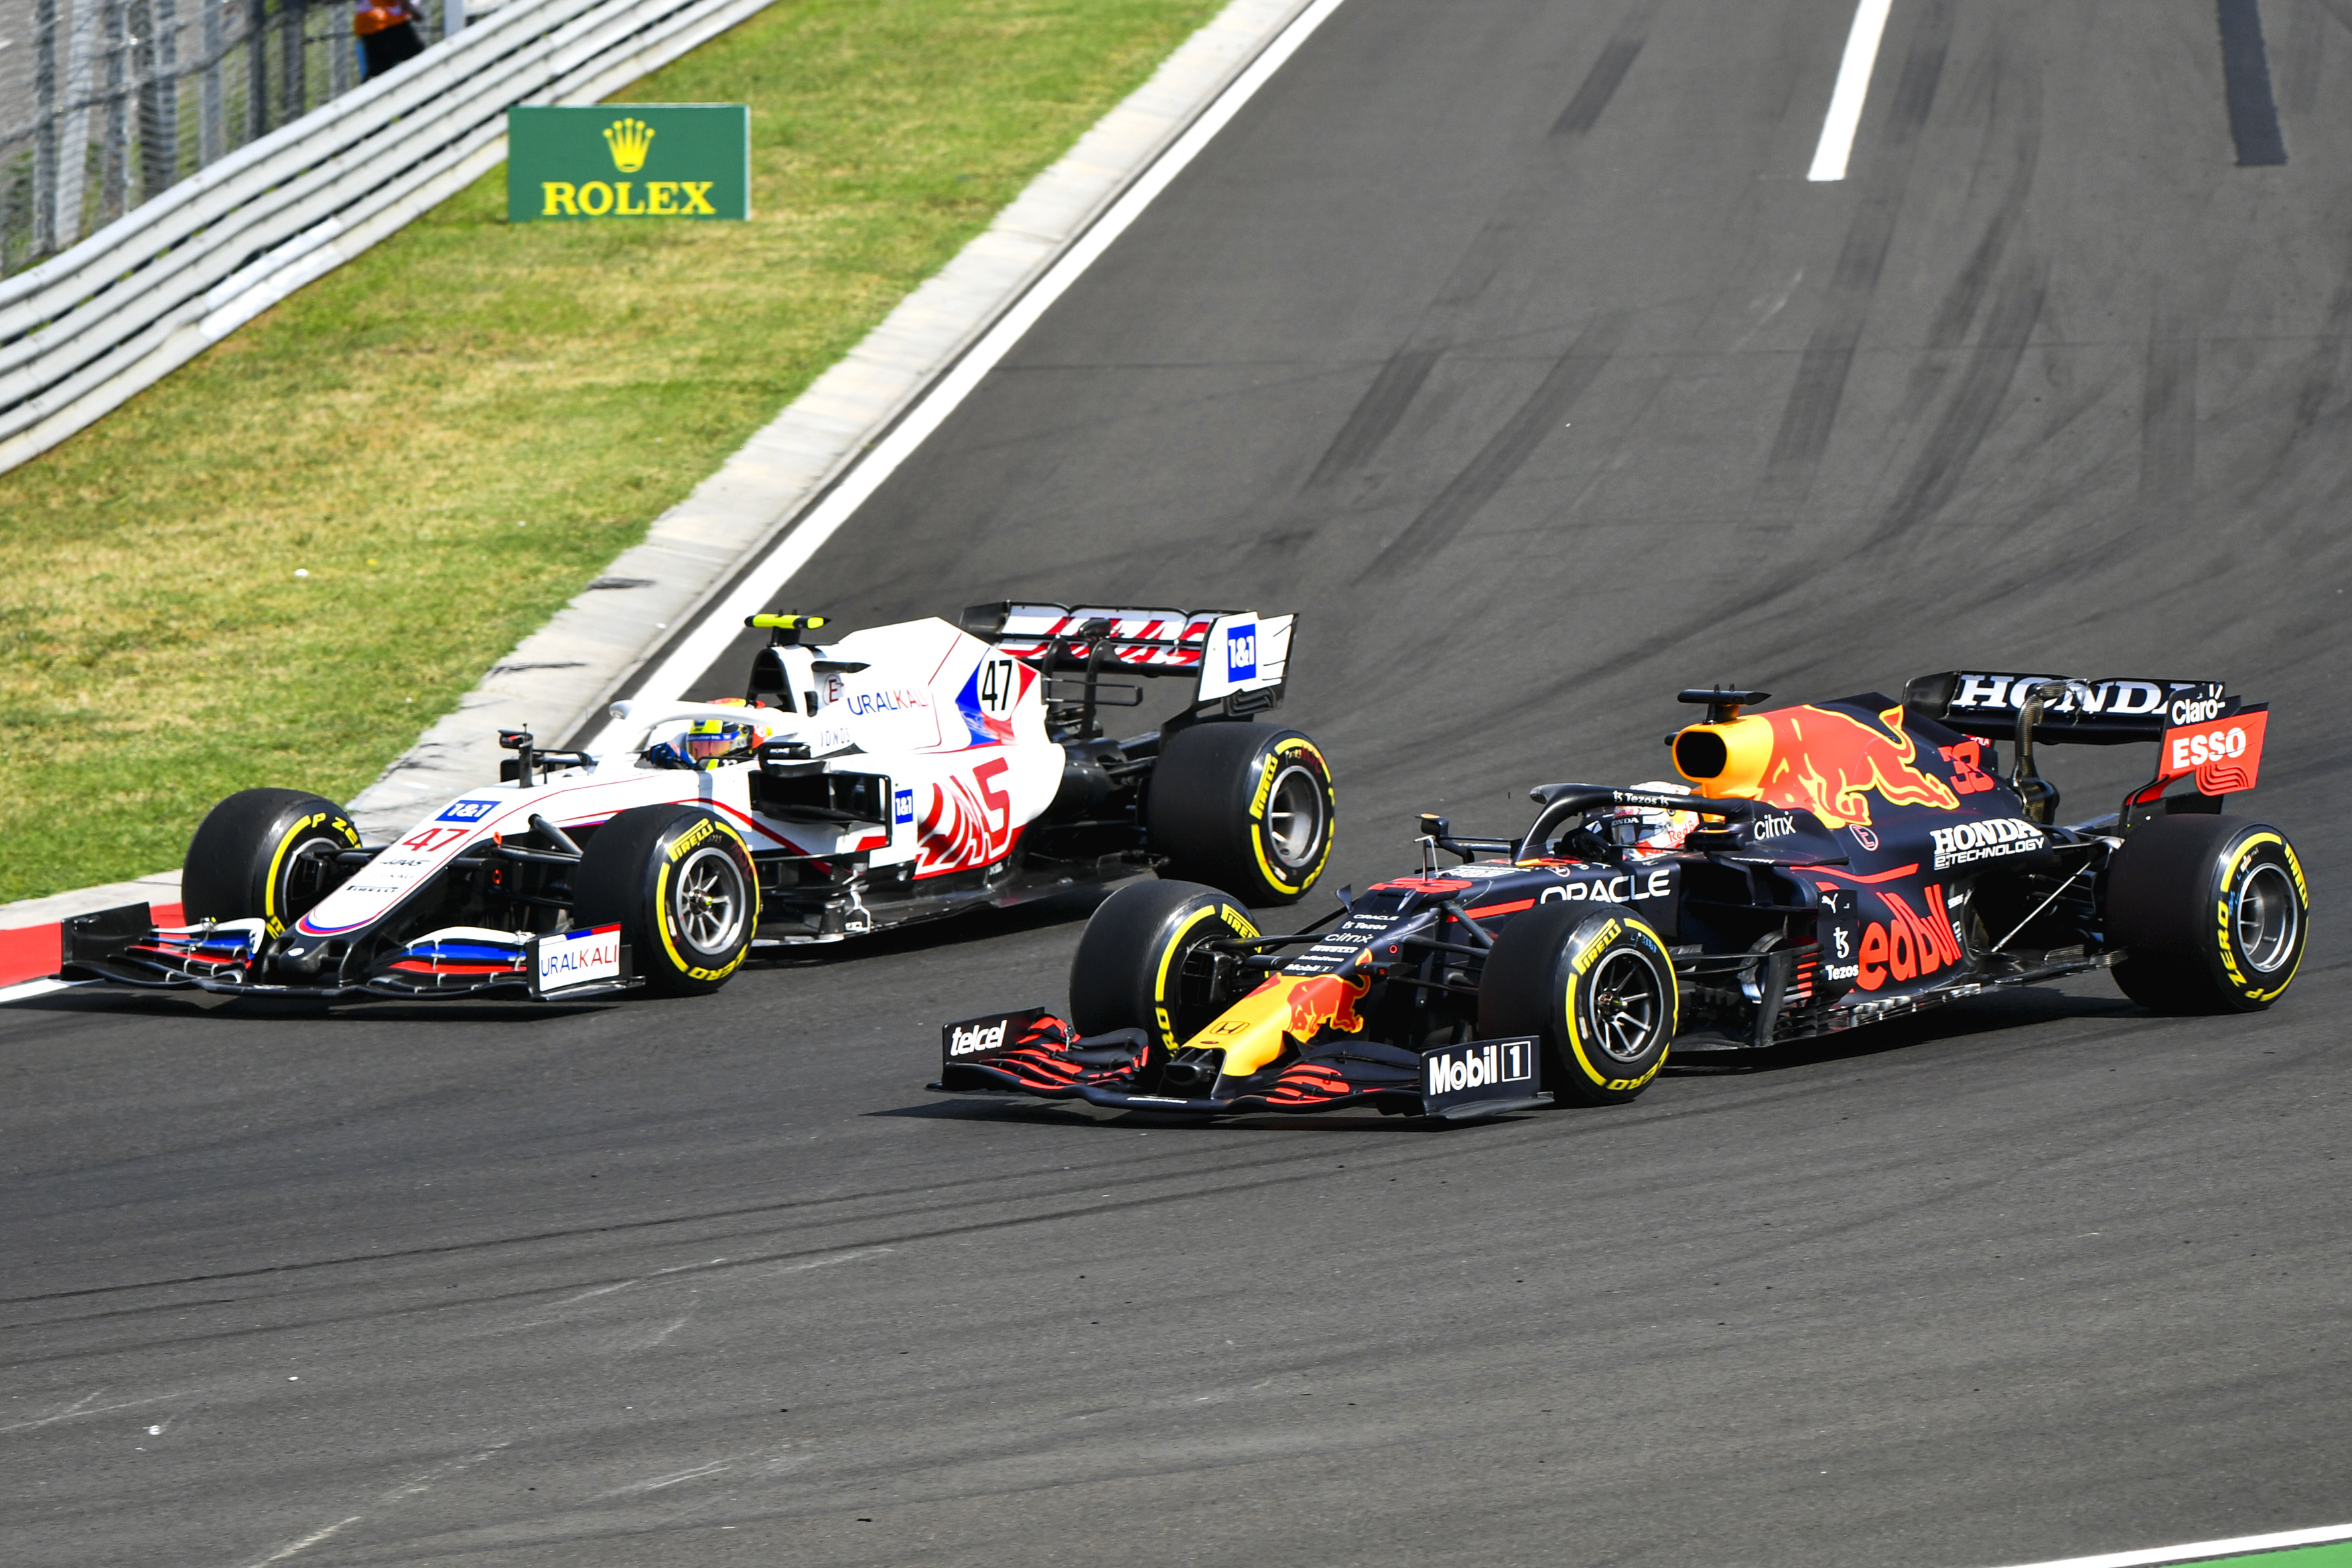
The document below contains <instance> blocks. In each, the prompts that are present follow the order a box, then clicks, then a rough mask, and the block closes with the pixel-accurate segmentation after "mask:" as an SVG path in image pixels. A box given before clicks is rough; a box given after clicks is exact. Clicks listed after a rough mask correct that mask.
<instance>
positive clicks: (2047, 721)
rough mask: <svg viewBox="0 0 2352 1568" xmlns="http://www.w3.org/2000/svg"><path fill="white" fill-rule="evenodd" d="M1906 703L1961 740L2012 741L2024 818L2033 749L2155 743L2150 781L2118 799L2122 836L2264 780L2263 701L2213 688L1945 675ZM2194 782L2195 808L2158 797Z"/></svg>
mask: <svg viewBox="0 0 2352 1568" xmlns="http://www.w3.org/2000/svg"><path fill="white" fill-rule="evenodd" d="M1903 706H1904V707H1905V708H1906V710H1907V711H1909V712H1911V713H1913V714H1916V715H1918V716H1921V717H1923V718H1930V719H1933V720H1935V721H1936V722H1937V723H1938V724H1941V725H1943V726H1944V727H1946V728H1948V729H1956V730H1958V731H1959V732H1960V733H1961V734H1962V735H1972V736H1976V737H1979V738H1980V739H1985V740H2004V739H2011V738H2013V739H2014V741H2015V744H2016V746H2017V750H2018V757H2017V767H2016V770H2015V771H2016V774H2017V775H2018V777H2016V778H2012V779H2011V784H2012V785H2015V786H2017V787H2018V788H2019V789H2020V790H2021V792H2022V793H2026V794H2027V800H2028V810H2029V812H2030V811H2032V803H2033V801H2034V800H2035V799H2036V795H2035V794H2034V793H2033V792H2032V790H2029V789H2028V788H2027V786H2028V785H2032V786H2033V787H2034V789H2039V788H2041V787H2042V786H2041V781H2040V779H2038V778H2037V777H2036V776H2035V774H2034V771H2033V747H2034V746H2035V745H2036V744H2037V743H2044V742H2047V743H2053V744H2060V745H2074V746H2124V745H2128V744H2130V743H2131V742H2134V741H2146V742H2149V743H2152V744H2154V745H2156V746H2158V747H2160V749H2159V751H2158V756H2157V763H2156V776H2155V777H2154V778H2153V779H2149V780H2148V782H2147V783H2146V784H2144V785H2142V786H2140V787H2139V788H2138V789H2135V790H2133V791H2132V792H2131V793H2130V794H2129V795H2127V796H2126V797H2125V798H2124V804H2123V809H2122V810H2121V811H2120V812H2119V813H2118V817H2117V821H2119V823H2121V824H2122V825H2123V826H2124V828H2125V829H2126V831H2128V829H2129V827H2130V825H2131V823H2132V822H2133V821H2135V819H2136V817H2137V813H2138V811H2139V810H2140V809H2144V808H2148V807H2152V806H2157V805H2158V804H2159V803H2161V805H2162V806H2163V807H2164V809H2166V810H2183V809H2188V810H2218V809H2219V800H2218V798H2219V797H2221V796H2223V795H2229V794H2232V793H2235V792H2237V791H2239V790H2242V789H2252V788H2253V787H2254V785H2255V783H2256V782H2257V780H2259V779H2260V778H2261V776H2262V760H2263V732H2264V731H2265V730H2266V729H2267V728H2268V727H2269V725H2270V704H2268V703H2250V702H2247V701H2246V700H2245V699H2244V698H2242V697H2240V696H2236V695H2232V694H2231V693H2229V692H2227V691H2225V690H2223V689H2222V685H2221V682H2219V681H2170V680H2120V679H2115V680H2104V681H2084V680H2076V679H2073V678H2071V677H2068V676H2063V675H2012V674H1995V673H1992V672H1988V671H1975V670H1948V671H1946V672H1945V673H1944V674H1940V675H1922V676H1920V677H1919V678H1918V679H1917V680H1916V681H1913V682H1912V683H1911V684H1910V685H1907V686H1906V687H1905V688H1904V690H1903ZM2191 777H2193V778H2194V779H2196V781H2197V795H2198V796H2199V797H2203V798H2204V803H2203V804H2202V805H2193V804H2189V803H2188V802H2184V801H2179V800H2172V801H2168V800H2164V789H2165V786H2166V785H2168V784H2169V783H2171V782H2172V781H2173V780H2174V779H2187V778H2191ZM2052 799H2053V801H2054V800H2055V796H2054V794H2053V797H2052ZM2192 799H2193V798H2192ZM2036 820H2037V821H2039V820H2042V819H2041V818H2038V817H2037V819H2036Z"/></svg>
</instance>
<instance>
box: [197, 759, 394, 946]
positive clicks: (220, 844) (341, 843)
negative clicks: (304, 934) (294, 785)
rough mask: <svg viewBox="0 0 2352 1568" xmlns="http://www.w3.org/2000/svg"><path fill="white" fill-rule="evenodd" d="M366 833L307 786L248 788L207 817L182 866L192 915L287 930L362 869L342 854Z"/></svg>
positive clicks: (271, 931) (273, 932) (278, 932)
mask: <svg viewBox="0 0 2352 1568" xmlns="http://www.w3.org/2000/svg"><path fill="white" fill-rule="evenodd" d="M359 847H360V834H359V830H358V829H357V828H354V827H352V821H351V818H350V817H348V816H346V815H345V814H344V812H343V809H342V808H341V806H338V805H336V804H335V803H334V802H333V801H332V800H321V799H320V797H318V796H316V795H311V794H307V793H305V792H304V791H302V790H300V789H240V790H238V791H237V792H236V794H234V795H231V796H230V797H229V798H228V799H227V800H223V801H222V802H221V803H220V804H219V805H217V806H215V807H214V808H213V809H212V810H210V811H208V812H206V813H205V820H204V821H203V822H202V823H201V824H200V825H199V826H198V827H197V829H196V836H195V837H194V839H193V840H191V841H189V844H188V858H187V861H186V862H185V863H184V865H183V866H182V868H181V871H180V903H181V906H182V907H183V908H184V910H185V911H186V914H187V918H188V919H189V920H191V921H197V920H253V919H259V920H261V921H264V922H266V923H267V925H268V932H269V935H271V936H278V935H281V934H282V933H283V932H284V931H285V930H286V928H287V927H288V926H289V925H293V924H294V923H295V922H296V921H297V920H299V919H301V918H302V916H303V915H305V914H307V913H308V912H309V910H310V906H311V905H312V904H316V903H318V902H319V900H320V899H322V898H324V897H326V896H327V894H330V893H331V892H333V891H334V889H335V888H336V886H337V885H338V884H340V883H342V882H343V881H344V880H345V879H346V878H348V877H349V876H350V875H351V873H352V870H353V869H355V868H353V867H349V866H345V865H342V864H341V863H339V862H337V860H336V858H335V857H336V855H337V854H338V853H340V852H342V851H344V850H355V849H357V848H359Z"/></svg>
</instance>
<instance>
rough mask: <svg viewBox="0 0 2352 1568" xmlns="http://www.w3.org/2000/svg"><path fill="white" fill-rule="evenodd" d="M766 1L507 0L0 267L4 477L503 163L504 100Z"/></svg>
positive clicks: (697, 35) (555, 89) (629, 70)
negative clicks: (37, 257) (56, 251)
mask: <svg viewBox="0 0 2352 1568" xmlns="http://www.w3.org/2000/svg"><path fill="white" fill-rule="evenodd" d="M41 3H44V4H47V3H48V0H41ZM115 3H116V4H118V5H119V4H122V3H125V0H115ZM146 3H148V4H150V5H153V4H161V3H162V0H146ZM770 3H771V0H511V3H510V4H509V5H504V6H502V7H500V8H499V10H497V11H496V12H493V13H492V14H490V15H489V16H488V17H487V18H485V19H483V20H480V21H478V22H477V23H475V24H474V25H472V26H467V28H466V29H465V30H464V31H463V32H461V33H459V34H457V36H456V37H451V38H447V39H445V40H443V41H442V42H441V43H438V44H436V45H435V46H433V47H431V48H430V49H428V50H426V51H425V53H424V54H423V55H422V56H419V57H417V58H415V59H414V60H412V61H410V62H408V63H407V64H406V65H404V66H402V67H400V68H398V69H396V70H394V71H390V72H387V73H386V74H385V75H384V76H383V77H381V78H377V79H374V80H372V81H368V82H365V83H363V84H362V85H360V86H359V87H357V88H356V89H353V90H352V91H351V92H349V93H348V94H346V95H344V96H342V97H341V98H336V99H332V100H331V101H330V102H327V103H324V104H322V105H320V107H319V108H316V109H313V110H310V111H309V112H307V113H305V114H303V115H301V116H300V117H299V118H298V119H295V120H292V121H290V122H289V123H287V124H285V125H282V126H280V127H279V128H278V129H277V130H275V131H270V132H268V134H266V135H263V136H261V137H260V138H259V139H257V140H256V141H250V142H248V143H247V145H245V146H243V147H240V148H238V149H236V151H234V152H228V153H226V155H224V156H222V157H220V158H219V159H218V160H217V161H216V162H212V163H211V164H210V165H209V166H208V167H205V168H204V169H203V170H201V171H200V172H197V173H195V174H194V175H192V176H190V177H188V178H186V179H183V180H179V181H178V182H177V183H173V184H171V185H169V187H168V188H166V189H164V190H163V191H162V192H161V193H159V194H155V195H153V196H152V197H151V198H150V199H149V200H147V201H145V202H143V203H142V204H139V205H137V206H134V207H131V208H130V209H129V210H128V211H127V212H125V213H124V214H122V215H121V216H120V217H118V218H116V219H115V220H114V221H113V222H111V223H110V224H108V225H106V226H105V227H103V228H101V229H100V230H99V231H98V232H97V233H96V234H93V235H90V236H89V238H88V239H85V240H83V241H81V242H80V243H79V244H78V245H75V246H73V247H72V248H71V249H69V250H67V251H65V252H64V253H63V254H61V255H58V256H53V257H51V258H50V259H49V260H47V261H45V262H42V263H41V264H40V265H38V266H37V267H32V268H30V269H29V270H26V271H24V272H20V273H17V274H16V276H14V277H6V278H5V279H0V473H5V471H7V470H8V469H10V468H13V467H15V466H16V465H18V464H20V463H23V462H25V461H26V459H28V458H31V457H33V456H35V455H37V454H39V453H41V452H44V451H46V450H47V449H48V448H49V447H51V446H53V445H55V444H58V442H60V441H62V440H64V439H65V438H66V437H67V436H68V435H70V434H73V433H74V432H75V431H77V430H79V429H82V428H83V427H84V426H86V425H88V424H89V423H92V422H94V421H96V420H98V419H99V418H100V417H102V416H103V415H104V414H106V413H108V412H109V411H110V410H112V409H113V408H115V407H117V406H119V405H120V404H121V403H122V402H124V401H125V400H127V399H129V398H130V397H131V396H132V395H133V394H134V393H137V392H140V391H142V390H143V389H145V388H147V387H149V386H152V385H153V384H154V383H155V382H157V381H159V380H161V379H162V378H163V376H165V375H167V374H169V373H170V372H171V371H173V370H174V369H176V368H177V367H179V366H180V365H183V364H185V363H186V362H187V361H189V360H191V359H194V357H195V356H196V355H198V354H200V353H202V352H203V351H204V350H205V349H207V348H209V347H210V346H211V345H212V344H214V343H216V342H218V341H219V340H221V339H222V338H224V337H226V335H227V334H228V333H230V332H232V331H234V330H236V329H237V328H238V327H240V326H242V325H243V324H244V323H246V322H247V321H249V320H251V319H253V318H254V317H255V316H257V315H259V314H260V313H261V312H262V311H264V310H266V309H268V308H269V307H270V306H272V305H274V304H276V303H277V302H278V300H280V299H283V298H286V296H287V295H289V294H291V293H292V292H293V291H294V290H296V289H297V288H299V287H302V286H303V285H304V284H306V283H309V282H310V281H311V280H312V279H313V278H316V277H320V276H322V275H323V274H325V273H327V272H329V271H331V270H332V269H333V268H334V267H338V266H341V264H342V263H343V262H345V261H348V260H350V259H351V258H352V256H357V255H358V254H360V253H361V252H362V251H363V250H365V249H367V248H368V247H369V246H372V245H374V244H375V243H376V242H377V241H378V240H381V239H383V238H384V237H385V236H386V235H390V234H392V233H394V231H396V230H398V229H399V228H400V227H401V226H402V225H405V224H407V223H408V222H409V221H411V220H412V219H414V218H415V217H416V216H417V215H418V214H422V213H424V212H425V211H426V210H428V209H429V208H431V207H432V206H433V205H434V204H436V203H437V202H439V201H441V200H442V199H443V198H445V197H446V196H448V195H450V194H451V193H454V192H456V191H457V190H459V189H461V188H463V187H464V186H465V185H466V184H467V183H469V182H471V181H473V180H474V179H476V178H478V176H479V175H481V174H482V173H483V172H485V171H487V170H488V169H490V168H493V167H495V166H496V165H497V164H498V163H499V161H500V160H502V159H503V158H504V157H505V156H506V111H507V110H508V109H509V107H511V106H513V105H516V104H525V103H528V104H588V103H594V102H596V101H598V100H599V99H603V98H604V97H605V96H606V95H607V94H609V93H612V92H614V91H616V90H618V89H621V88H623V87H625V86H626V85H628V84H629V83H630V82H632V81H634V80H635V79H636V78H639V77H641V76H644V75H645V74H646V73H647V72H648V71H652V70H655V69H656V68H659V67H661V66H663V65H665V64H667V63H668V62H669V61H670V60H672V59H675V58H676V57H677V56H679V55H681V54H684V53H685V52H686V51H687V50H688V49H690V48H693V47H695V46H696V45H698V44H700V43H702V42H704V41H705V40H706V39H709V38H710V37H715V36H716V35H718V34H719V33H721V32H724V31H725V30H726V29H727V28H729V27H731V26H734V25H735V24H736V23H738V22H740V21H741V20H743V19H744V18H745V17H747V16H751V15H753V14H754V13H756V12H758V11H760V10H761V9H762V8H763V7H765V6H766V5H769V4H770ZM0 57H5V56H0ZM54 210H55V204H54V202H53V203H52V211H53V212H54Z"/></svg>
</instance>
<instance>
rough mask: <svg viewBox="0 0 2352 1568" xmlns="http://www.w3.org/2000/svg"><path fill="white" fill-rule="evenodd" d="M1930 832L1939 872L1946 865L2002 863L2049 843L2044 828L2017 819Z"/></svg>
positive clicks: (1963, 824) (1995, 820)
mask: <svg viewBox="0 0 2352 1568" xmlns="http://www.w3.org/2000/svg"><path fill="white" fill-rule="evenodd" d="M1930 831H1931V832H1932V833H1933V834H1934V837H1935V840H1936V869H1937V871H1942V870H1943V869H1944V868H1945V867H1946V866H1955V865H1969V864H1971V863H1973V862H1977V861H1990V860H1999V859H2000V858H2001V857H2002V856H2004V855H2021V854H2028V853H2031V852H2032V851H2034V850H2038V849H2040V848H2042V846H2043V845H2044V844H2045V843H2046V842H2047V841H2048V839H2047V837H2046V835H2044V834H2043V832H2042V830H2041V829H2040V828H2038V827H2036V826H2035V825H2034V824H2033V823H2032V822H2027V821H2020V820H2019V819H2017V818H2015V817H1996V818H1993V819H1992V820H1990V821H1982V822H1961V823H1958V824H1957V825H1955V826H1952V827H1948V828H1935V829H1931V830H1930Z"/></svg>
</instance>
